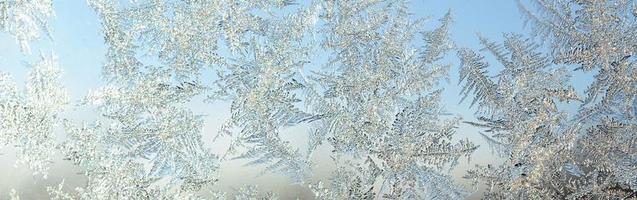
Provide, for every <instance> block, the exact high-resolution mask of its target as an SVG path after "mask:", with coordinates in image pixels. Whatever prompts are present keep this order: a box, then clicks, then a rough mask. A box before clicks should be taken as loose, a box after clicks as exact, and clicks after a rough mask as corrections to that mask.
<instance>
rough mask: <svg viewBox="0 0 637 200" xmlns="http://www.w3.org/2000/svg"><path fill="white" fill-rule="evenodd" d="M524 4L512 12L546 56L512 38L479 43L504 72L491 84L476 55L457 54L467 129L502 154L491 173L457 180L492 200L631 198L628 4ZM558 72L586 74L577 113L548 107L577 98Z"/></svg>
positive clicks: (480, 169) (481, 169)
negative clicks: (470, 110)
mask: <svg viewBox="0 0 637 200" xmlns="http://www.w3.org/2000/svg"><path fill="white" fill-rule="evenodd" d="M531 2H532V5H533V6H529V5H527V4H525V3H522V2H519V5H520V8H521V10H522V13H523V14H524V15H525V16H526V17H527V19H528V21H529V22H530V24H531V25H532V27H533V33H535V34H536V36H539V37H542V38H543V39H545V38H548V39H549V40H547V41H548V42H549V43H551V45H550V46H547V48H548V52H550V53H549V54H545V53H542V51H541V49H542V48H538V47H539V45H538V44H537V43H535V42H533V41H531V40H526V41H524V42H521V41H523V40H520V37H519V36H513V37H511V36H507V40H506V41H505V42H504V45H497V44H495V43H492V42H488V41H487V40H486V39H484V38H481V39H480V40H481V41H482V44H483V46H484V47H485V50H487V51H489V52H490V53H491V54H492V55H493V56H494V57H495V58H496V60H497V61H498V62H499V63H500V64H502V65H503V66H504V70H503V71H502V72H500V73H498V75H497V76H496V77H497V81H494V80H492V79H493V78H491V77H489V76H488V75H487V73H486V68H487V67H488V66H489V65H488V63H486V62H485V61H484V60H483V57H482V56H480V55H478V54H477V53H475V52H473V51H471V50H468V49H463V50H461V51H460V52H459V56H460V57H461V59H462V61H463V66H462V68H461V73H460V76H461V77H460V78H461V79H462V80H465V82H466V83H465V85H464V90H463V94H464V95H465V97H466V96H467V95H468V94H470V93H473V94H474V103H479V105H480V112H479V113H478V115H479V119H480V120H481V121H482V122H469V123H470V124H472V125H475V126H480V127H484V128H486V130H487V131H488V132H491V133H492V135H491V137H490V138H488V139H489V141H490V143H492V144H494V145H496V146H502V147H504V148H500V149H504V152H503V154H504V155H505V156H507V157H508V160H507V161H506V162H505V163H504V164H503V165H501V166H492V165H488V166H486V167H485V166H477V168H476V169H473V170H470V171H469V173H468V174H467V176H466V177H467V178H472V179H479V180H483V181H486V182H487V183H488V184H489V185H490V188H489V190H488V191H487V193H486V198H494V199H520V198H530V199H540V198H559V199H626V198H631V197H634V196H635V194H637V192H635V191H637V190H636V189H635V178H634V177H635V171H637V170H636V169H637V168H635V166H636V165H635V159H634V158H635V155H637V154H636V152H637V151H636V150H637V149H636V147H637V146H636V145H635V144H636V143H635V140H636V139H635V134H634V127H635V117H634V116H635V105H636V104H635V91H634V89H635V86H636V85H635V83H636V82H635V80H634V77H635V62H634V58H633V55H632V54H634V46H635V42H634V39H633V38H634V37H633V35H634V34H635V27H634V24H635V23H634V22H635V19H636V18H635V15H634V14H633V12H632V11H633V10H634V9H633V8H634V5H631V3H630V2H629V1H622V0H619V1H554V2H553V1H545V0H532V1H531ZM530 7H536V8H537V10H538V11H537V12H534V11H531V9H529V8H530ZM559 65H564V66H565V67H567V66H568V67H573V66H574V67H573V68H574V70H583V71H585V72H590V71H593V72H595V73H596V74H595V81H594V82H592V83H591V84H590V85H589V87H588V89H587V90H586V96H587V97H586V98H584V99H583V101H582V104H581V109H580V110H579V111H578V112H577V113H568V112H565V111H563V110H562V109H560V108H559V106H558V105H557V104H556V103H554V101H555V100H560V101H566V102H567V103H568V102H569V101H570V100H579V98H578V97H577V96H578V95H577V94H576V93H575V92H574V90H573V88H572V86H569V84H568V81H567V79H568V77H570V75H569V74H570V73H568V72H567V71H566V70H564V69H563V67H562V69H559V68H556V67H557V66H559ZM551 68H554V69H557V70H552V71H547V70H549V69H551ZM556 158H559V159H556ZM592 158H595V159H594V160H593V159H592Z"/></svg>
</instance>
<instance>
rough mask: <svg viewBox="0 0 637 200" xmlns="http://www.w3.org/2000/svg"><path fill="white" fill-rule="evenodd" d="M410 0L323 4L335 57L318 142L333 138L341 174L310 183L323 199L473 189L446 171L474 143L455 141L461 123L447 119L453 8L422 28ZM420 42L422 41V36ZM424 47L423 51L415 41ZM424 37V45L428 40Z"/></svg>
mask: <svg viewBox="0 0 637 200" xmlns="http://www.w3.org/2000/svg"><path fill="white" fill-rule="evenodd" d="M407 6H408V4H407V3H406V2H402V1H395V2H382V1H378V2H377V1H356V2H347V3H345V2H332V1H329V2H325V3H324V4H323V7H324V8H325V11H324V14H323V17H324V18H325V21H326V22H325V24H326V27H325V29H324V32H325V34H326V39H325V40H324V41H323V43H322V46H323V48H325V50H326V51H327V52H328V53H329V54H330V60H329V61H328V65H327V66H325V67H324V70H321V71H318V72H315V73H313V74H311V75H309V76H308V80H309V83H311V85H316V86H315V87H314V88H312V91H311V93H310V94H311V95H314V96H315V97H313V99H315V101H316V102H317V105H313V106H312V107H313V108H314V110H316V111H315V112H317V113H321V115H322V116H325V117H324V119H322V120H320V121H318V125H317V126H316V128H315V129H314V130H315V132H314V133H313V134H312V135H311V136H310V137H311V138H312V140H311V142H312V143H311V144H310V146H311V147H312V146H315V143H318V144H320V143H322V142H323V141H326V142H327V143H329V144H330V145H331V147H332V148H333V149H334V150H333V153H334V154H335V155H334V159H335V162H336V164H337V166H338V169H337V171H336V172H335V173H334V174H333V177H332V178H331V180H330V181H329V182H328V183H323V182H319V183H317V184H315V185H313V186H312V188H313V189H314V192H315V194H316V196H317V197H318V198H319V199H371V198H379V197H380V198H389V199H437V198H446V199H458V198H463V197H465V196H466V195H468V192H466V191H464V190H463V189H462V187H459V186H457V185H455V184H454V183H453V182H452V181H451V180H450V177H448V176H447V175H445V173H443V172H444V170H443V169H445V168H447V167H449V166H453V165H455V164H456V163H457V160H458V159H459V158H460V157H461V156H467V155H469V154H470V153H471V152H473V150H474V149H475V148H476V146H475V145H473V144H472V143H470V142H468V141H466V140H462V141H460V142H458V143H453V142H451V141H450V139H451V137H452V136H453V134H454V133H455V126H456V125H457V123H458V121H459V119H457V118H454V117H452V116H447V115H448V114H447V113H445V111H444V109H443V107H442V105H440V104H439V102H440V94H441V90H438V89H437V87H436V86H437V84H438V82H439V81H440V79H442V78H443V77H444V76H446V73H447V70H448V67H449V65H448V64H443V63H439V62H438V61H439V60H440V59H441V58H442V56H444V55H445V53H446V52H447V51H449V50H450V49H451V48H452V47H453V46H452V43H451V42H450V41H449V34H448V29H449V26H450V24H451V17H450V15H449V14H447V15H446V16H445V17H444V18H442V19H441V20H440V26H439V27H437V28H435V29H433V30H431V31H426V32H423V31H422V25H423V19H417V20H412V19H410V14H409V11H408V8H407ZM419 38H422V40H418V39H419ZM416 41H417V42H419V43H420V44H419V45H421V46H420V47H415V45H414V42H416ZM421 41H424V45H422V43H421Z"/></svg>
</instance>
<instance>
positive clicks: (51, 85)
mask: <svg viewBox="0 0 637 200" xmlns="http://www.w3.org/2000/svg"><path fill="white" fill-rule="evenodd" d="M61 74H62V72H61V70H60V69H59V68H58V67H57V60H56V58H55V56H52V57H42V60H41V61H40V62H38V63H37V64H35V65H33V66H32V71H31V72H30V74H29V76H28V80H27V83H26V88H25V90H23V91H22V90H20V89H19V88H18V86H17V85H16V84H14V83H13V82H12V81H11V80H10V76H9V75H8V74H6V73H0V143H2V144H3V145H9V144H10V145H13V146H15V147H17V150H18V151H17V157H18V163H24V164H26V165H27V166H28V167H29V168H31V169H32V170H33V173H34V175H43V177H44V178H46V177H47V170H48V168H49V166H50V163H51V162H52V159H53V155H54V152H55V151H54V149H55V134H54V129H55V127H56V126H57V125H58V124H59V120H60V119H59V115H60V113H61V112H62V111H63V109H64V107H65V106H66V105H67V104H68V95H67V93H66V90H65V89H64V87H62V84H61V83H60V78H61Z"/></svg>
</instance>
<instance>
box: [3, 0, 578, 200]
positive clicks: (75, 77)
mask: <svg viewBox="0 0 637 200" xmlns="http://www.w3.org/2000/svg"><path fill="white" fill-rule="evenodd" d="M54 9H55V13H56V16H55V18H54V19H52V20H51V22H50V25H51V26H50V28H51V33H52V37H53V41H51V40H48V39H47V38H46V37H44V38H41V39H40V40H39V41H36V42H32V43H31V49H32V54H31V55H24V54H22V53H21V52H20V49H19V45H18V44H17V43H16V42H15V41H14V39H13V38H11V37H10V36H9V35H7V34H5V33H0V71H3V72H8V73H10V74H12V75H13V77H14V79H15V80H16V81H18V82H19V83H24V81H25V77H26V74H27V73H28V72H29V71H30V69H29V68H28V67H26V66H25V65H23V64H22V63H23V62H29V63H33V62H37V61H38V60H39V54H40V53H39V52H40V51H41V52H42V53H43V54H44V55H46V56H48V55H50V54H51V53H54V54H55V55H57V57H58V61H59V66H60V67H61V68H62V69H63V70H64V74H63V77H64V78H63V83H64V84H65V86H66V87H67V88H68V89H69V91H70V93H71V95H72V100H74V101H76V100H79V99H80V98H82V97H83V96H84V95H86V94H87V92H88V91H89V90H90V89H94V88H98V87H100V86H102V85H104V84H105V83H104V82H103V81H102V80H101V79H100V70H101V65H102V63H103V62H104V55H105V52H106V47H105V45H104V42H103V36H102V34H101V33H100V23H99V21H98V19H97V17H96V15H95V13H94V12H93V10H92V9H90V8H89V7H88V5H87V3H86V2H85V1H82V0H58V1H54ZM411 9H412V12H413V13H414V15H415V16H417V17H422V16H432V17H433V18H432V19H433V20H435V19H438V18H440V17H442V16H443V15H444V14H445V13H446V12H447V11H448V10H450V11H451V12H452V15H453V18H454V23H453V26H452V29H451V34H452V38H453V40H454V42H455V44H456V45H457V46H458V47H468V48H472V49H474V50H477V49H480V48H481V47H480V45H479V41H478V39H477V36H476V33H480V34H482V35H483V36H485V37H487V38H489V39H491V40H492V41H502V40H503V37H502V34H503V33H508V32H516V33H527V32H529V30H528V29H525V28H524V27H523V22H524V20H523V19H522V17H521V15H520V13H519V10H518V7H517V3H516V1H513V0H415V1H412V7H411ZM436 23H437V22H436V21H432V24H436ZM524 35H528V34H524ZM445 59H446V60H447V61H449V62H451V63H453V65H452V69H451V71H450V77H449V82H448V83H443V85H442V87H444V88H446V89H445V92H444V96H443V101H444V104H445V105H446V108H447V109H448V111H449V112H451V113H455V114H459V115H461V116H462V117H463V118H464V119H465V120H472V119H474V118H473V112H474V109H472V108H469V105H468V103H462V104H459V103H458V102H459V96H460V95H459V91H460V87H459V86H458V67H459V61H458V59H457V58H456V56H455V52H453V53H450V54H449V56H447V57H446V58H445ZM487 59H488V61H489V63H491V64H492V66H491V68H490V69H489V70H490V71H491V72H496V71H497V70H499V69H500V68H501V66H499V65H498V64H497V62H496V61H495V60H494V59H492V58H491V57H487ZM574 75H576V76H577V78H576V79H574V81H573V82H574V85H576V89H577V90H578V91H579V92H580V94H581V93H582V92H583V90H584V89H585V86H586V85H588V82H589V81H590V75H582V74H578V73H575V74H574ZM192 106H193V107H196V108H197V109H195V110H196V111H197V112H200V113H201V114H207V115H208V117H207V118H206V126H205V127H204V135H205V136H204V139H210V138H212V136H213V135H215V134H216V132H217V131H218V130H219V127H220V124H221V123H222V122H223V121H224V120H225V119H227V118H228V113H229V107H228V104H227V103H223V102H219V103H216V104H213V105H210V104H203V103H193V105H192ZM576 108H577V106H576V105H571V106H569V109H576ZM80 115H82V114H80ZM75 117H78V118H84V117H89V116H75ZM292 131H293V130H292ZM478 131H479V130H478V129H476V128H473V127H469V126H467V125H464V124H463V125H461V126H460V128H459V130H458V135H457V136H459V138H469V139H470V140H472V141H473V142H474V143H477V144H479V145H481V146H482V147H481V148H480V149H479V150H478V151H477V152H476V153H475V154H474V155H473V156H472V160H471V163H467V162H466V161H465V162H463V163H461V166H459V167H458V168H456V169H455V170H454V171H453V175H454V177H455V178H456V179H458V180H461V179H460V177H461V176H462V175H463V174H464V171H466V169H468V167H470V166H473V165H474V164H485V163H494V162H497V161H496V160H495V159H494V155H493V154H492V153H491V151H490V150H489V147H488V146H487V145H486V144H485V143H484V141H483V139H482V138H481V137H480V136H479V134H478ZM0 152H2V153H4V154H3V155H0V177H8V179H4V180H0V198H1V197H4V195H6V194H7V193H8V191H9V190H10V189H11V188H16V189H18V190H19V191H20V192H22V193H26V194H27V195H32V196H31V197H45V196H39V195H38V194H39V193H41V192H44V191H45V189H44V188H45V185H46V184H49V183H54V184H55V183H57V182H59V181H60V180H61V179H62V178H63V177H67V182H68V184H69V185H72V186H73V185H75V186H80V185H81V182H82V179H81V177H79V176H73V175H69V174H73V173H74V172H73V170H77V169H74V168H73V167H72V166H71V165H69V164H64V163H61V164H56V166H54V168H53V169H52V171H51V174H52V176H51V178H49V180H47V181H39V180H37V179H34V178H33V177H31V176H30V172H29V171H28V170H26V169H22V168H14V167H13V161H12V160H13V159H14V158H13V156H11V153H10V152H11V149H8V148H4V149H0ZM7 152H9V153H7ZM317 159H318V160H319V161H320V160H321V158H317ZM224 165H227V166H226V167H225V168H224V169H222V170H225V171H222V175H221V180H220V182H221V183H226V185H222V186H218V187H221V188H223V189H225V190H228V191H230V192H231V190H232V188H234V187H236V185H239V184H241V183H251V182H253V181H254V180H256V182H257V183H259V184H260V185H263V189H266V190H274V191H278V192H279V193H285V194H284V196H283V198H291V197H295V196H299V195H300V196H304V195H307V191H303V190H302V189H300V188H298V187H297V186H277V185H284V184H285V182H286V179H285V178H284V177H280V176H276V175H266V176H264V177H259V178H257V179H255V178H254V175H255V174H256V173H258V171H256V172H254V173H253V171H255V170H251V169H249V168H235V167H234V166H239V164H238V163H228V164H224ZM228 166H230V167H228ZM316 173H317V174H318V175H328V174H329V170H325V169H317V172H316ZM69 176H70V177H71V178H69ZM73 177H75V178H73ZM6 180H11V181H6ZM273 183H274V184H273ZM478 196H479V195H477V194H476V195H474V196H472V197H478Z"/></svg>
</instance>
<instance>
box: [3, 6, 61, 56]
mask: <svg viewBox="0 0 637 200" xmlns="http://www.w3.org/2000/svg"><path fill="white" fill-rule="evenodd" d="M52 5H53V1H52V0H3V1H0V29H2V31H3V32H6V33H7V34H9V35H11V36H13V38H14V39H15V40H16V41H17V42H18V44H20V49H21V50H22V52H24V53H27V54H29V53H30V52H31V48H30V47H29V42H30V41H33V40H36V39H38V38H39V37H40V35H41V34H42V33H45V34H49V30H48V29H49V28H48V26H49V25H48V21H49V18H51V17H53V16H54V13H53V6H52Z"/></svg>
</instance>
